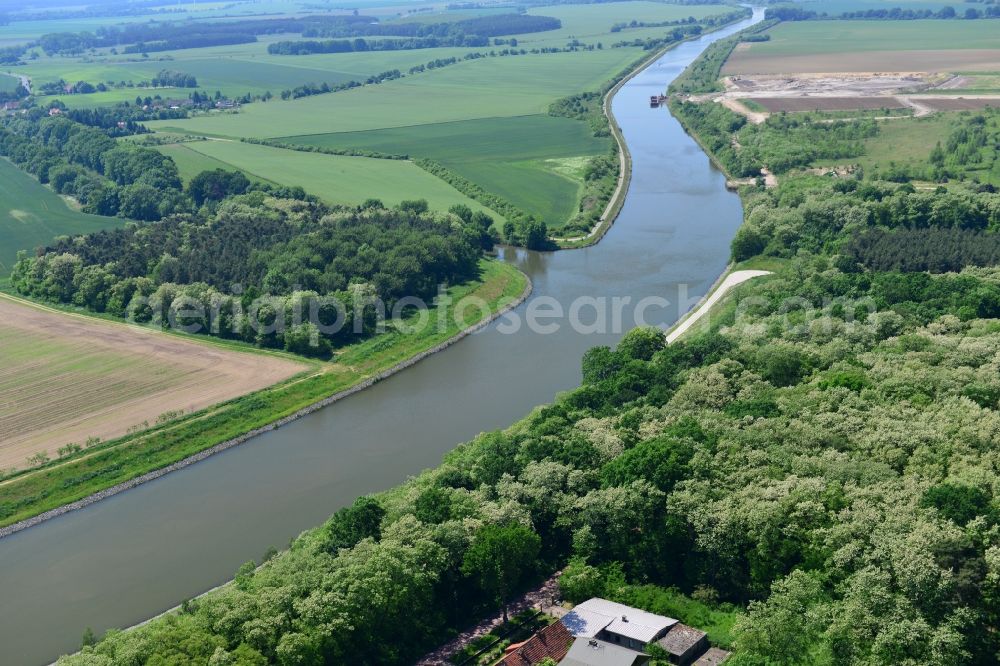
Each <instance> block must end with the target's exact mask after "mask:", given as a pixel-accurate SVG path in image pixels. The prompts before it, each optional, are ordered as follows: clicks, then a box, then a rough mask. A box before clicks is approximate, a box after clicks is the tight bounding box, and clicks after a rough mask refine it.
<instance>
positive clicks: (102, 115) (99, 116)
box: [49, 95, 199, 136]
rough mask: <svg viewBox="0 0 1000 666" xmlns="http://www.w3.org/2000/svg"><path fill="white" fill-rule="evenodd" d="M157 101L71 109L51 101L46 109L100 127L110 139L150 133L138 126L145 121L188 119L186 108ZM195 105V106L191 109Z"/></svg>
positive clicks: (155, 99)
mask: <svg viewBox="0 0 1000 666" xmlns="http://www.w3.org/2000/svg"><path fill="white" fill-rule="evenodd" d="M158 98H159V101H162V98H160V96H159V95H156V96H155V97H147V98H139V97H137V98H136V102H135V104H132V103H129V102H119V103H117V104H115V105H114V106H100V107H92V108H72V109H71V108H68V107H66V105H65V104H62V103H60V102H53V103H52V104H50V105H49V107H50V108H58V109H60V110H61V111H62V115H63V116H65V117H66V118H69V119H70V120H72V121H74V122H77V123H81V124H83V125H89V126H91V127H97V128H100V129H102V130H104V131H105V132H106V133H108V134H109V135H110V136H128V135H130V134H141V133H145V132H148V131H149V130H148V129H146V128H145V127H144V126H143V125H142V124H141V123H143V122H145V121H147V120H177V119H179V118H187V116H188V112H187V109H185V108H180V109H171V108H168V107H166V106H165V105H162V104H160V105H157V101H158ZM147 100H148V101H147ZM198 105H199V104H197V103H196V104H194V106H198ZM144 107H145V108H144Z"/></svg>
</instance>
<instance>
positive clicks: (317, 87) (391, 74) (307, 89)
mask: <svg viewBox="0 0 1000 666" xmlns="http://www.w3.org/2000/svg"><path fill="white" fill-rule="evenodd" d="M402 76H403V73H402V72H400V71H399V70H398V69H392V70H388V71H385V72H381V73H379V74H373V75H371V76H369V77H368V78H367V79H365V80H363V81H353V80H352V81H345V82H342V83H334V84H333V85H330V84H329V83H326V82H324V83H303V84H302V85H300V86H295V87H294V88H292V89H290V90H282V91H281V99H284V100H288V99H299V98H300V97H309V96H311V95H325V94H326V93H331V92H340V91H341V90H350V89H351V88H359V87H361V86H363V85H376V84H379V83H384V82H386V81H394V80H395V79H398V78H401V77H402Z"/></svg>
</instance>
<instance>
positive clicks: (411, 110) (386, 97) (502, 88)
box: [149, 49, 640, 137]
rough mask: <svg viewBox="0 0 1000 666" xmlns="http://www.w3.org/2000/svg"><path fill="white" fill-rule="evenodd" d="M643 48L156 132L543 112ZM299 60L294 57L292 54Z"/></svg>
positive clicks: (439, 73)
mask: <svg viewBox="0 0 1000 666" xmlns="http://www.w3.org/2000/svg"><path fill="white" fill-rule="evenodd" d="M639 53H640V51H639V50H638V49H613V50H612V49H608V50H603V51H592V52H583V53H555V54H544V55H525V56H515V57H506V58H484V59H481V60H474V61H468V62H462V63H459V64H456V65H453V66H451V67H445V68H442V69H438V70H434V71H431V72H427V73H424V74H420V75H416V76H408V77H406V78H403V79H399V80H396V81H390V82H388V83H383V84H381V85H377V86H365V87H363V88H358V89H355V90H348V91H344V92H340V93H333V94H327V95H315V96H313V97H304V98H301V99H298V100H293V101H288V102H281V101H273V102H269V103H267V104H251V105H249V106H246V107H244V108H243V109H242V110H241V111H240V113H239V114H237V115H232V114H213V115H209V116H200V117H197V118H192V119H189V120H180V121H178V120H164V121H157V122H152V123H149V127H151V128H153V129H156V128H160V129H163V128H171V129H179V130H181V131H187V132H191V133H205V134H211V135H218V136H235V137H244V136H245V137H278V136H283V135H287V134H288V133H289V132H288V128H290V127H294V128H295V129H296V130H297V133H300V134H324V133H328V132H351V131H359V130H373V129H383V128H386V127H403V126H408V125H421V124H426V123H440V122H449V121H455V120H469V119H472V118H490V117H509V116H521V115H531V114H537V113H544V112H545V111H546V110H547V109H548V106H549V104H551V103H552V102H553V101H555V100H556V99H558V98H560V97H564V96H566V95H570V94H573V93H576V92H581V91H584V90H595V89H597V88H599V87H600V85H601V84H602V83H604V82H606V81H607V80H609V79H610V78H611V77H613V76H614V75H615V74H617V73H618V72H619V71H621V69H622V68H623V67H625V66H626V65H627V64H628V63H630V62H632V61H633V60H635V59H636V58H637V57H638V55H639ZM289 57H292V56H289Z"/></svg>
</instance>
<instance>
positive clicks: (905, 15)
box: [764, 5, 1000, 21]
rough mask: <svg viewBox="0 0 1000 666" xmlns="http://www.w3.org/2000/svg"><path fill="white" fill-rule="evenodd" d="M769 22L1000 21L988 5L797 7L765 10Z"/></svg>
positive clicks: (998, 11) (998, 9)
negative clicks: (853, 8) (832, 11)
mask: <svg viewBox="0 0 1000 666" xmlns="http://www.w3.org/2000/svg"><path fill="white" fill-rule="evenodd" d="M764 15H765V16H766V17H767V18H769V19H777V20H779V21H814V20H819V21H827V20H830V19H841V20H857V19H861V20H866V21H917V20H926V19H957V18H962V19H966V20H975V19H984V18H1000V6H997V5H991V6H989V7H985V8H983V9H976V8H975V7H969V8H967V9H965V10H964V11H962V12H961V13H959V12H957V11H955V8H954V7H942V8H941V9H939V10H937V11H934V10H931V9H902V8H901V7H892V8H889V9H861V10H857V11H853V12H841V13H840V14H828V13H827V12H815V11H812V10H809V9H801V8H799V7H768V8H767V10H766V11H765V14H764Z"/></svg>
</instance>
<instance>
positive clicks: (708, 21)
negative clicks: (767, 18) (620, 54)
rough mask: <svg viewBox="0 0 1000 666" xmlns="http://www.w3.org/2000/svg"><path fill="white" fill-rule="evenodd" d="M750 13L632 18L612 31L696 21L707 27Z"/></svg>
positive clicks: (663, 26) (733, 12)
mask: <svg viewBox="0 0 1000 666" xmlns="http://www.w3.org/2000/svg"><path fill="white" fill-rule="evenodd" d="M750 14H751V11H750V10H749V9H735V10H733V11H729V12H725V13H723V14H713V15H711V16H704V17H702V18H700V19H699V18H695V17H693V16H688V17H687V18H682V19H671V20H669V21H639V20H636V19H632V20H631V21H621V22H619V23H615V24H614V25H613V26H611V32H621V31H622V30H632V29H636V28H666V27H670V26H675V25H694V24H696V23H697V24H700V25H701V26H702V27H703V28H705V27H711V26H717V25H725V24H727V23H732V22H733V21H737V20H739V19H741V18H747V17H749V16H750ZM695 34H696V33H695Z"/></svg>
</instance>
